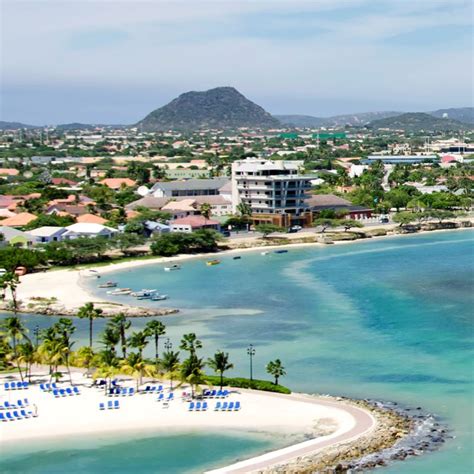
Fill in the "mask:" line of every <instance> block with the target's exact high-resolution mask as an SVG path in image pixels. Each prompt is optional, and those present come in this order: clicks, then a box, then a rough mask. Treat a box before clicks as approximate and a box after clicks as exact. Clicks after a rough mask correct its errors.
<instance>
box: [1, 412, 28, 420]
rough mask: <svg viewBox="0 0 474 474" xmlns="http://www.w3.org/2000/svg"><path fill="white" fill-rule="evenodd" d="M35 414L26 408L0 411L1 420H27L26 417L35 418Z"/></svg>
mask: <svg viewBox="0 0 474 474" xmlns="http://www.w3.org/2000/svg"><path fill="white" fill-rule="evenodd" d="M33 417H34V415H33V413H32V412H31V411H29V412H27V411H26V410H13V411H7V412H0V421H17V420H25V419H26V418H33Z"/></svg>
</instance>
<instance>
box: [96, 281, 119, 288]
mask: <svg viewBox="0 0 474 474" xmlns="http://www.w3.org/2000/svg"><path fill="white" fill-rule="evenodd" d="M116 286H117V283H116V282H115V281H107V282H105V283H102V285H99V288H115V287H116Z"/></svg>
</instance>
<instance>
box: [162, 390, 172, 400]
mask: <svg viewBox="0 0 474 474" xmlns="http://www.w3.org/2000/svg"><path fill="white" fill-rule="evenodd" d="M162 395H163V394H162ZM171 400H174V393H173V392H171V393H170V394H168V400H167V401H168V402H170V401H171Z"/></svg>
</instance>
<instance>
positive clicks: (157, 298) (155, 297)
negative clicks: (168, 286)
mask: <svg viewBox="0 0 474 474" xmlns="http://www.w3.org/2000/svg"><path fill="white" fill-rule="evenodd" d="M167 299H168V295H158V294H155V295H152V296H151V301H163V300H167Z"/></svg>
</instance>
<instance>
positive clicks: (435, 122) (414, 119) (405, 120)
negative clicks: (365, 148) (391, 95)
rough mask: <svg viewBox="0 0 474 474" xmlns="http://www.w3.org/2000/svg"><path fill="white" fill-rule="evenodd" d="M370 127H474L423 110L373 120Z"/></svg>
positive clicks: (439, 129) (433, 129)
mask: <svg viewBox="0 0 474 474" xmlns="http://www.w3.org/2000/svg"><path fill="white" fill-rule="evenodd" d="M368 127H369V128H373V129H388V130H405V131H407V132H421V131H425V132H447V131H459V130H471V129H472V126H469V125H468V124H465V123H461V122H459V121H457V120H452V119H449V118H438V117H433V116H432V115H430V114H425V113H421V112H416V113H407V114H402V115H397V116H396V117H389V118H384V119H380V120H373V121H372V122H370V124H369V125H368Z"/></svg>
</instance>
